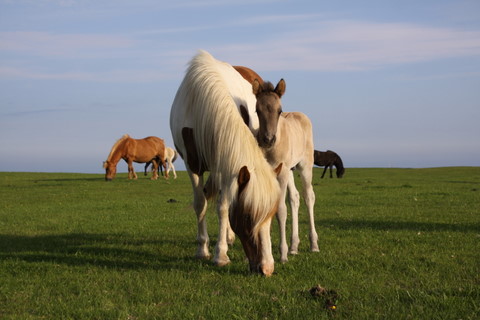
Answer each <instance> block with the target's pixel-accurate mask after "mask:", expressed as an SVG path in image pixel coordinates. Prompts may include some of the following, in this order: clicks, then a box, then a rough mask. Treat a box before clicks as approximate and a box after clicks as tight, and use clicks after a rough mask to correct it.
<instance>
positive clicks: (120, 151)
mask: <svg viewBox="0 0 480 320" xmlns="http://www.w3.org/2000/svg"><path fill="white" fill-rule="evenodd" d="M126 142H127V139H124V140H123V141H121V142H120V143H119V144H118V145H117V146H116V147H115V150H112V153H111V154H110V157H109V158H108V160H107V161H109V162H111V163H113V164H117V163H118V162H119V161H120V159H122V157H123V155H124V150H125V144H126Z"/></svg>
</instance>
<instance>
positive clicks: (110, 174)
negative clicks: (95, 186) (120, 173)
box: [103, 160, 117, 181]
mask: <svg viewBox="0 0 480 320" xmlns="http://www.w3.org/2000/svg"><path fill="white" fill-rule="evenodd" d="M103 168H104V169H105V181H112V180H113V178H115V175H116V174H117V166H116V165H115V164H113V163H112V162H110V161H108V160H107V161H104V162H103Z"/></svg>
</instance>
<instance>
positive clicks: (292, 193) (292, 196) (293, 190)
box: [287, 170, 300, 254]
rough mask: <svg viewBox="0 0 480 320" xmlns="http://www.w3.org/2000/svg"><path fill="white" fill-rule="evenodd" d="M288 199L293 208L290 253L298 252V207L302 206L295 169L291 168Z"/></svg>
mask: <svg viewBox="0 0 480 320" xmlns="http://www.w3.org/2000/svg"><path fill="white" fill-rule="evenodd" d="M287 188H288V199H289V200H290V208H291V209H292V237H291V242H290V254H297V253H298V245H299V244H300V237H299V236H298V209H299V208H300V193H299V192H298V190H297V187H296V186H295V179H294V177H293V171H291V170H290V175H289V179H288V185H287Z"/></svg>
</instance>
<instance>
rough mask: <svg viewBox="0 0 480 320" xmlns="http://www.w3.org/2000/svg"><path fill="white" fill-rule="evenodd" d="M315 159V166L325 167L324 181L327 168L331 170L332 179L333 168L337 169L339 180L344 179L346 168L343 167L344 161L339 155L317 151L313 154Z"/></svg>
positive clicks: (328, 151) (329, 151)
mask: <svg viewBox="0 0 480 320" xmlns="http://www.w3.org/2000/svg"><path fill="white" fill-rule="evenodd" d="M313 157H314V160H313V162H314V163H315V165H317V166H319V167H323V166H325V168H324V169H323V173H322V179H323V176H324V175H325V172H326V171H327V168H330V178H332V167H333V166H335V168H336V169H337V178H341V177H343V174H344V173H345V168H344V167H343V162H342V159H341V158H340V156H339V155H338V154H336V153H335V152H333V151H331V150H327V151H326V152H324V151H318V150H315V151H314V152H313Z"/></svg>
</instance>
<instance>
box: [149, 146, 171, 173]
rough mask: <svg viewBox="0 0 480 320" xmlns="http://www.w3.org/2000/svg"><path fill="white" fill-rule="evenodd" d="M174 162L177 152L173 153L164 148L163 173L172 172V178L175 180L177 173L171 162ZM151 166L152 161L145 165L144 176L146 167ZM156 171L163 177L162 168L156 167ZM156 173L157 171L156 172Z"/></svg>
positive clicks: (169, 149)
mask: <svg viewBox="0 0 480 320" xmlns="http://www.w3.org/2000/svg"><path fill="white" fill-rule="evenodd" d="M175 160H177V151H175V150H174V149H172V148H170V147H165V164H166V169H165V171H166V172H167V174H168V173H169V172H170V170H173V178H174V179H177V172H175V166H174V165H173V162H174V161H175ZM151 164H152V161H150V162H147V163H145V175H147V169H148V166H149V165H151ZM158 169H159V171H160V172H161V173H162V175H163V170H162V166H158ZM157 173H158V170H157Z"/></svg>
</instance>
